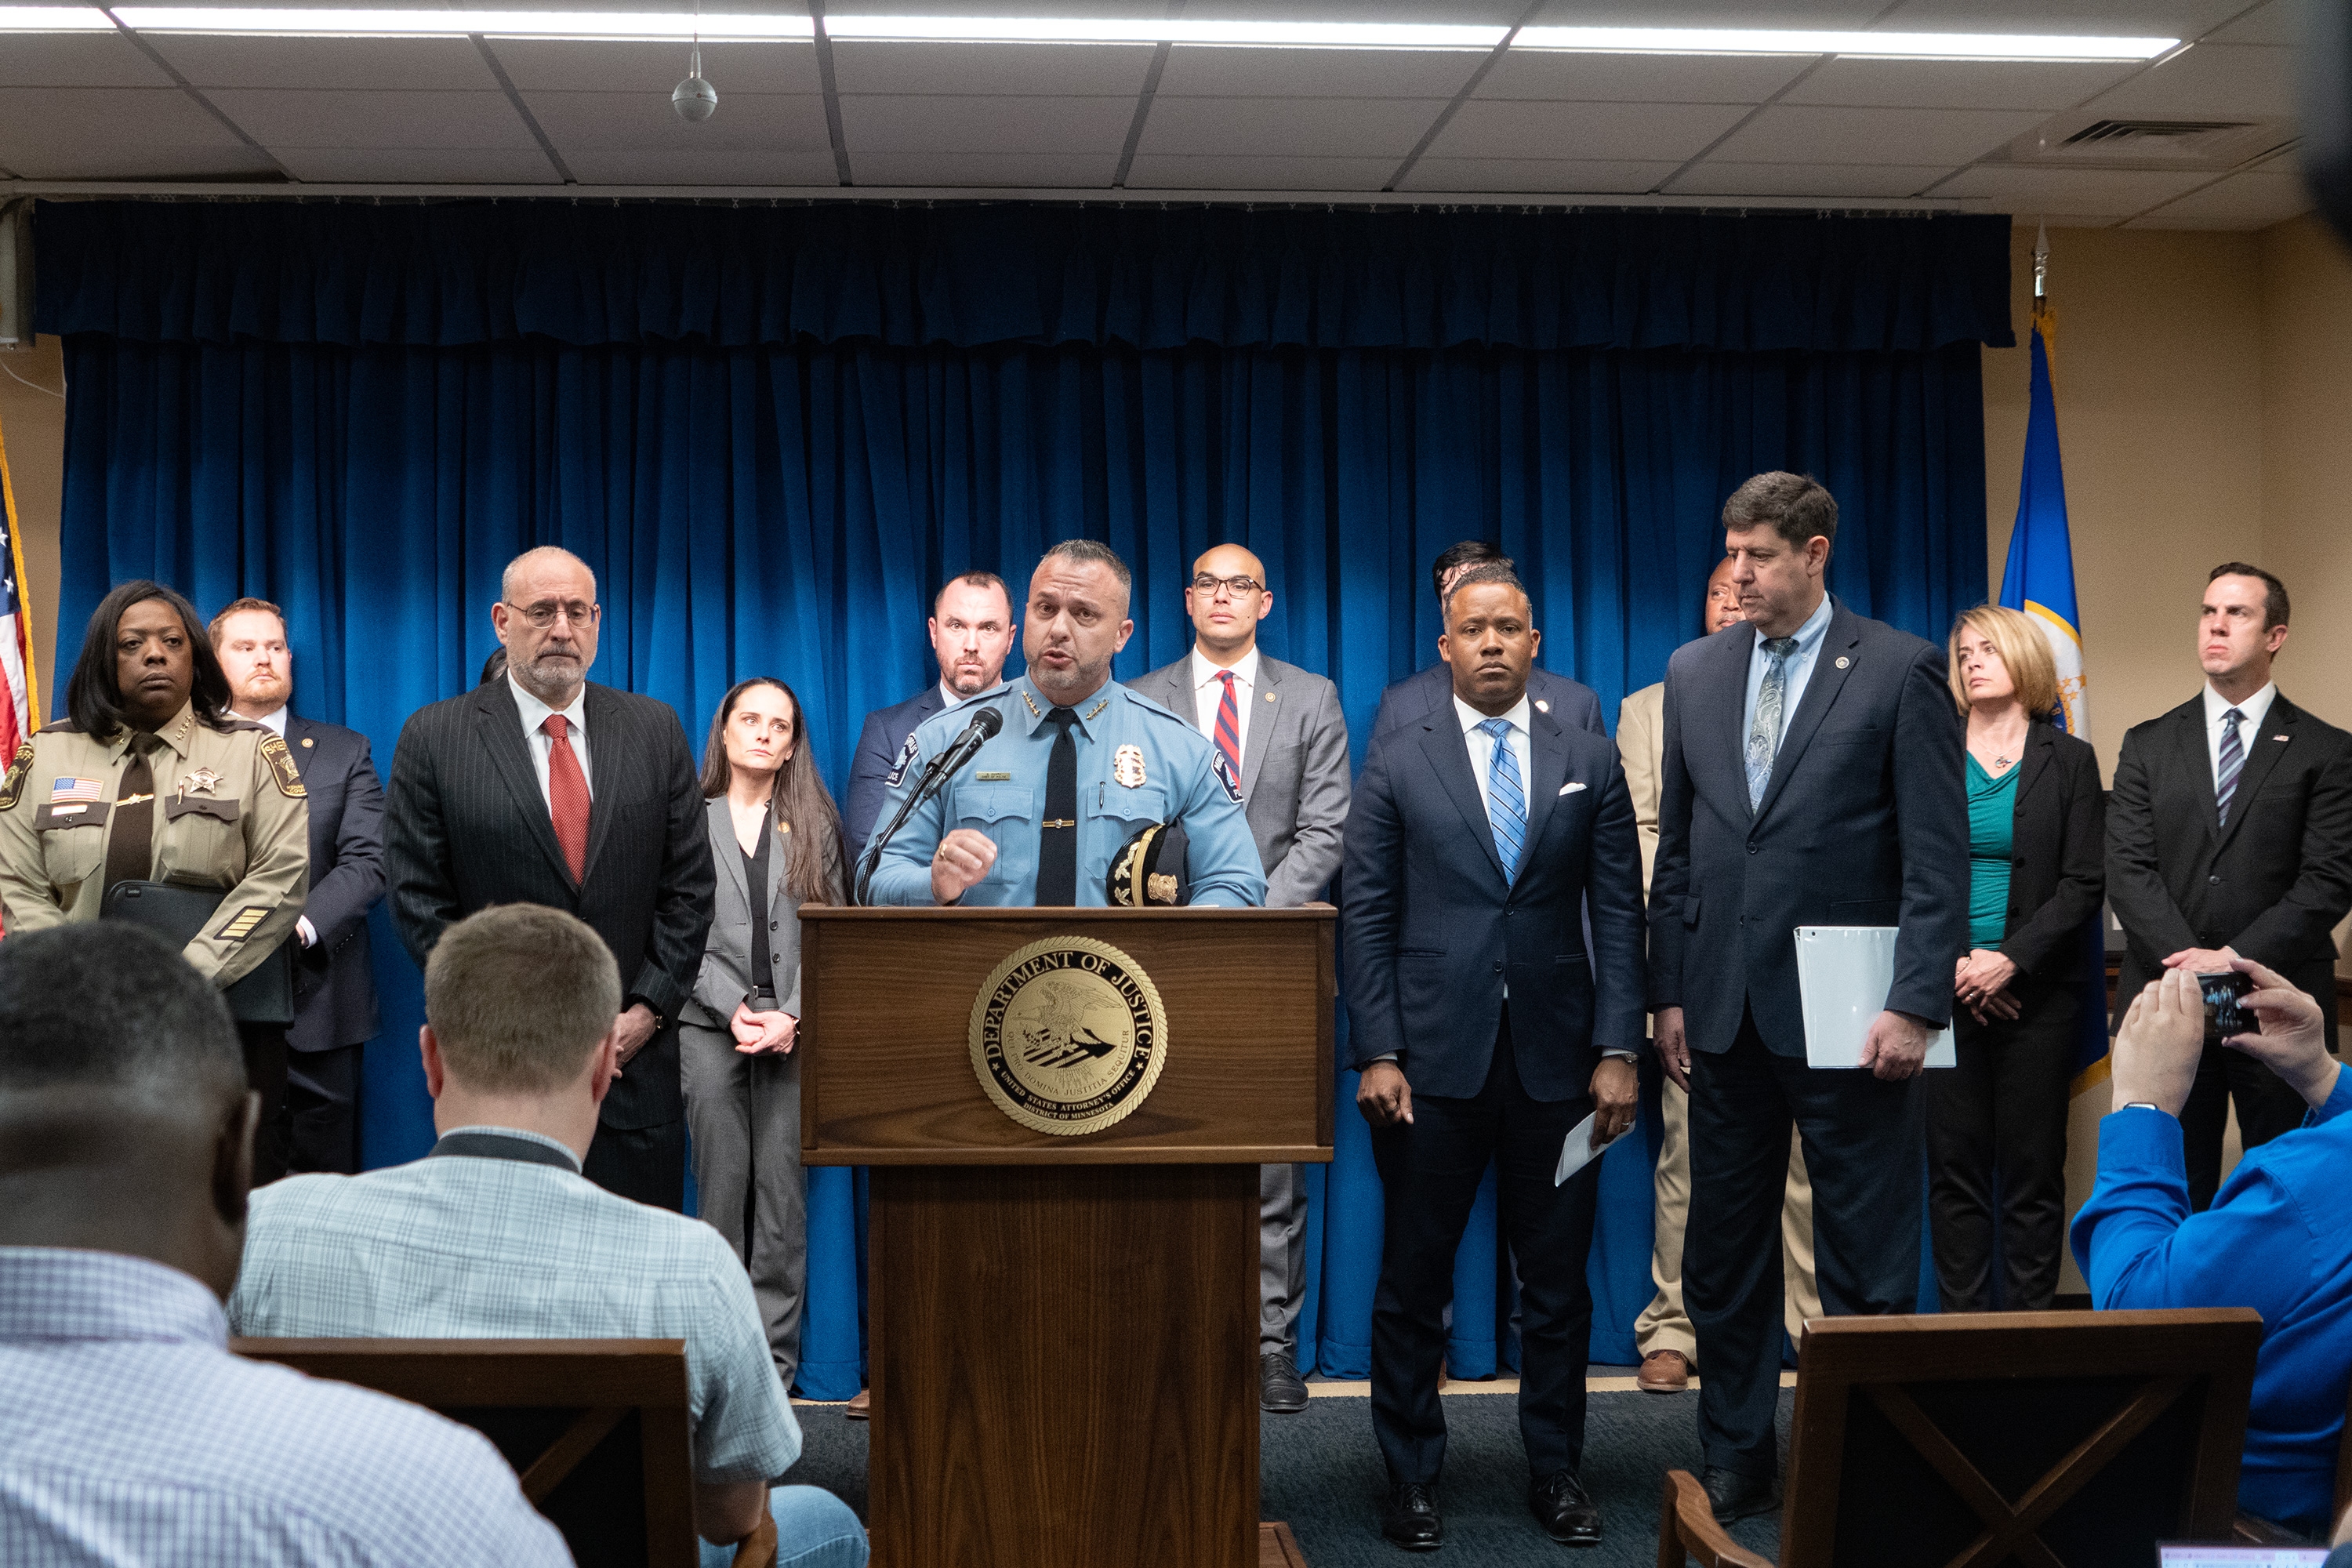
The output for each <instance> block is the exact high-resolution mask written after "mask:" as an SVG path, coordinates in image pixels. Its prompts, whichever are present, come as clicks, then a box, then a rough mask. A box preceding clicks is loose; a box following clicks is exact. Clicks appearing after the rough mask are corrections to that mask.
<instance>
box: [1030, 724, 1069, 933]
mask: <svg viewBox="0 0 2352 1568" xmlns="http://www.w3.org/2000/svg"><path fill="white" fill-rule="evenodd" d="M1077 721H1078V713H1077V710H1076V709H1075V708H1056V709H1055V710H1053V711H1051V712H1049V713H1047V714H1046V715H1045V722H1046V723H1048V724H1051V725H1052V726H1054V729H1055V731H1056V733H1055V736H1054V754H1053V756H1052V757H1051V758H1049V759H1048V760H1047V761H1046V763H1045V826H1044V827H1043V828H1041V829H1040V830H1039V832H1038V835H1037V906H1038V908H1040V909H1043V908H1045V906H1047V905H1049V904H1075V903H1076V902H1077V901H1078V743H1077V742H1076V741H1074V740H1072V739H1071V738H1070V727H1071V726H1072V725H1074V724H1076V722H1077Z"/></svg>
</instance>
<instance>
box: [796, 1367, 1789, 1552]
mask: <svg viewBox="0 0 2352 1568" xmlns="http://www.w3.org/2000/svg"><path fill="white" fill-rule="evenodd" d="M1473 1386H1475V1385H1473ZM1793 1397H1794V1394H1793V1392H1792V1391H1790V1390H1787V1389H1783V1390H1782V1391H1781V1394H1780V1425H1781V1437H1782V1443H1783V1446H1784V1450H1785V1445H1786V1442H1787V1432H1788V1423H1789V1415H1790V1401H1791V1399H1792V1398H1793ZM800 1416H801V1426H802V1429H803V1434H804V1435H805V1446H804V1447H803V1450H802V1455H801V1462H800V1463H799V1465H797V1466H795V1467H794V1468H793V1473H792V1477H791V1479H793V1480H795V1481H803V1482H807V1483H810V1484H812V1485H815V1486H821V1487H824V1488H825V1489H827V1490H829V1491H832V1492H835V1493H836V1494H838V1495H839V1496H840V1497H842V1498H843V1499H845V1500H847V1501H848V1503H849V1504H850V1506H851V1507H853V1508H855V1509H856V1510H857V1512H858V1515H859V1517H860V1518H863V1517H864V1516H865V1513H866V1424H865V1423H864V1422H862V1421H850V1420H846V1419H845V1418H844V1417H843V1416H842V1415H841V1407H840V1406H839V1405H803V1406H802V1407H801V1408H800ZM1697 1416H1698V1395H1697V1394H1695V1393H1693V1394H1675V1395H1672V1396H1665V1395H1660V1394H1639V1393H1626V1394H1592V1395H1591V1405H1590V1408H1589V1410H1588V1413H1587V1415H1586V1421H1585V1450H1584V1484H1585V1487H1586V1489H1588V1490H1590V1491H1591V1493H1592V1495H1593V1498H1594V1500H1596V1501H1598V1502H1599V1503H1600V1504H1601V1546H1600V1548H1599V1549H1598V1550H1595V1551H1584V1552H1570V1551H1569V1550H1567V1549H1566V1548H1564V1547H1560V1546H1556V1545H1554V1544H1553V1543H1552V1542H1551V1541H1550V1540H1549V1538H1548V1537H1546V1536H1545V1535H1544V1534H1543V1533H1542V1531H1539V1530H1538V1529H1537V1528H1536V1522H1535V1520H1534V1519H1533V1518H1532V1517H1531V1516H1530V1515H1529V1514H1528V1506H1527V1483H1528V1473H1527V1459H1526V1457H1525V1455H1524V1452H1523V1451H1522V1450H1521V1448H1520V1447H1519V1428H1518V1401H1517V1399H1516V1398H1515V1397H1513V1396H1512V1395H1510V1394H1477V1393H1449V1394H1447V1395H1446V1396H1445V1419H1446V1426H1447V1428H1448V1432H1449V1436H1448V1440H1447V1454H1446V1459H1445V1477H1446V1479H1445V1483H1444V1486H1443V1487H1442V1488H1440V1489H1439V1496H1438V1501H1439V1506H1440V1507H1441V1508H1442V1509H1443V1510H1444V1514H1445V1546H1444V1550H1442V1551H1440V1552H1433V1553H1425V1554H1419V1553H1411V1552H1399V1551H1397V1550H1396V1549H1395V1548H1393V1547H1391V1546H1390V1545H1389V1544H1388V1543H1387V1542H1384V1541H1382V1540H1381V1535H1380V1523H1379V1515H1378V1510H1379V1507H1380V1498H1381V1459H1380V1451H1379V1449H1378V1448H1376V1447H1374V1446H1373V1443H1372V1422H1371V1412H1370V1401H1369V1400H1366V1399H1361V1398H1345V1397H1342V1398H1328V1397H1327V1398H1318V1399H1317V1400H1315V1401H1314V1402H1313V1403H1312V1404H1311V1405H1308V1407H1307V1410H1306V1412H1305V1413H1303V1414H1301V1415H1263V1416H1261V1417H1259V1421H1260V1428H1259V1448H1260V1476H1261V1488H1262V1510H1263V1512H1264V1515H1265V1518H1267V1519H1279V1520H1286V1521H1289V1524H1290V1528H1291V1531H1292V1532H1293V1533H1295V1534H1296V1535H1297V1538H1298V1546H1299V1550H1300V1551H1301V1552H1304V1553H1305V1554H1306V1557H1307V1568H1402V1565H1403V1564H1405V1563H1412V1562H1426V1563H1430V1564H1431V1565H1432V1568H1448V1565H1451V1568H1503V1565H1505V1564H1512V1565H1517V1564H1521V1563H1545V1562H1559V1563H1573V1564H1575V1565H1576V1568H1653V1565H1654V1564H1655V1563H1656V1562H1657V1560H1658V1497H1659V1492H1660V1489H1661V1487H1662V1485H1663V1478H1664V1474H1665V1472H1666V1471H1667V1470H1669V1469H1687V1470H1690V1471H1692V1472H1693V1473H1694V1474H1696V1472H1697V1470H1698V1468H1699V1452H1698V1437H1697V1425H1696V1423H1697ZM1732 1535H1733V1536H1734V1538H1735V1539H1737V1540H1738V1542H1740V1543H1741V1544H1743V1545H1745V1546H1748V1547H1750V1548H1752V1549H1754V1550H1756V1551H1758V1552H1763V1553H1764V1554H1765V1555H1766V1556H1768V1557H1769V1556H1771V1555H1772V1554H1773V1553H1774V1552H1775V1551H1776V1550H1777V1548H1778V1546H1779V1542H1780V1519H1779V1516H1778V1515H1777V1514H1775V1515H1773V1516H1770V1517H1768V1518H1764V1519H1753V1520H1748V1521H1745V1522H1744V1523H1742V1524H1740V1525H1738V1527H1736V1528H1735V1529H1734V1530H1733V1531H1732Z"/></svg>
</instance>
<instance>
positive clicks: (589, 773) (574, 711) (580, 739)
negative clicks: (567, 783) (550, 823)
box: [507, 669, 596, 812]
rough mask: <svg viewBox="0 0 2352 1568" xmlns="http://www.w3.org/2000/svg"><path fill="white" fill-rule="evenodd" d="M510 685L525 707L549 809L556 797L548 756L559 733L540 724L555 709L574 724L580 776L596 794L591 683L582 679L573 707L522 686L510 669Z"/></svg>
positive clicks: (525, 728)
mask: <svg viewBox="0 0 2352 1568" xmlns="http://www.w3.org/2000/svg"><path fill="white" fill-rule="evenodd" d="M507 689H508V690H509V691H511V692H513V693H514V700H515V706H516V707H517V708H519V709H520V710H522V738H523V743H524V744H525V745H527V746H529V747H530V771H531V772H532V773H536V774H538V775H539V798H540V799H541V800H543V801H545V802H547V809H548V810H549V811H551V812H552V811H553V810H554V809H555V799H554V797H553V796H552V795H549V794H548V793H547V760H548V758H550V757H551V756H552V755H554V754H555V737H553V736H552V735H550V734H549V733H548V732H547V731H544V730H542V729H541V728H540V726H541V724H544V723H546V722H547V716H548V715H549V714H551V713H561V714H562V715H563V717H564V719H565V720H566V721H568V722H569V723H570V724H571V726H572V729H571V732H570V734H569V735H568V736H567V737H566V738H567V739H569V740H570V741H571V742H572V755H573V756H575V757H577V758H579V759H580V776H581V777H582V778H583V779H585V780H586V781H587V782H588V798H589V799H591V800H593V799H595V798H596V773H595V770H594V769H593V768H592V767H590V766H589V765H588V683H587V682H586V681H584V680H583V681H582V682H581V683H580V691H579V695H577V696H575V697H573V698H572V706H571V707H569V708H550V707H549V706H548V705H547V704H546V703H544V702H541V700H539V699H538V698H536V697H533V696H532V695H531V694H530V692H528V691H525V690H524V689H522V683H521V682H520V681H519V680H517V679H515V678H514V671H513V670H511V669H509V670H508V671H507Z"/></svg>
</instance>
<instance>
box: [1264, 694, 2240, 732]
mask: <svg viewBox="0 0 2352 1568" xmlns="http://www.w3.org/2000/svg"><path fill="white" fill-rule="evenodd" d="M1265 700H1267V701H1268V702H1271V701H1273V700H1274V693H1273V692H1271V691H1269V692H1267V693H1266V694H1265ZM2279 739H2280V740H2282V741H2284V740H2285V739H2286V737H2285V736H2284V735H2282V736H2280V737H2279Z"/></svg>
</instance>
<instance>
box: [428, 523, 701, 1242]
mask: <svg viewBox="0 0 2352 1568" xmlns="http://www.w3.org/2000/svg"><path fill="white" fill-rule="evenodd" d="M601 613H602V612H601V609H600V607H599V606H598V605H597V604H596V577H595V574H593V572H591V571H589V569H588V565H587V563H585V562H583V561H582V560H581V559H580V558H579V557H578V556H576V555H573V554H572V553H571V552H569V551H565V550H559V549H556V548H554V547H552V546H543V547H541V548H540V549H537V550H530V551H526V552H523V553H522V554H521V555H519V556H517V557H516V558H515V559H514V561H513V562H512V563H509V565H508V567H507V569H506V574H505V576H504V577H503V578H502V579H501V580H500V584H499V603H498V604H497V605H494V606H493V607H492V609H491V611H490V622H491V625H492V626H495V627H496V628H497V631H498V635H499V642H500V643H502V644H504V645H505V647H506V650H507V659H508V664H507V674H506V679H503V680H498V681H493V682H490V683H488V684H487V685H483V686H479V687H477V688H476V689H473V690H472V691H469V692H467V693H466V694H465V695H463V696H460V697H453V698H450V699H449V700H446V701H444V702H436V703H435V704H433V705H432V706H431V707H429V708H423V709H419V710H417V711H416V712H415V713H414V714H412V715H410V717H409V721H408V723H407V725H406V726H405V727H404V729H403V730H402V731H401V733H400V743H399V745H398V747H397V748H395V750H394V752H393V759H392V785H391V788H390V790H389V791H388V792H387V795H386V811H387V815H388V818H389V822H390V829H391V831H390V838H389V842H388V844H387V846H386V857H385V858H386V861H387V864H388V868H389V870H390V873H391V881H392V914H393V921H394V924H396V925H397V926H398V927H399V928H400V939H401V941H402V942H404V943H405V944H406V945H407V947H408V951H409V953H410V955H411V956H413V957H414V958H415V960H416V962H417V963H418V964H419V965H420V966H421V965H422V964H423V963H425V957H426V955H427V954H429V953H430V952H432V951H433V944H434V943H435V942H438V941H439V940H440V939H441V933H442V931H445V930H446V929H447V928H448V927H449V926H450V925H451V924H453V923H454V922H456V921H459V920H461V919H463V918H464V917H465V916H467V915H469V914H471V913H473V912H474V911H475V910H478V909H482V908H484V907H486V906H488V905H490V904H512V903H531V904H545V905H548V906H549V907H551V908H553V909H559V910H566V911H567V912H569V913H572V914H574V915H577V916H579V917H580V918H581V919H582V920H583V921H587V922H588V924H589V925H590V926H592V927H593V928H594V930H595V931H596V934H597V935H598V936H600V937H602V938H604V944H605V945H606V946H607V947H609V948H611V949H612V950H613V958H614V962H615V963H618V964H619V965H620V968H621V975H622V990H623V993H624V995H623V1000H622V1005H621V1013H620V1017H619V1019H618V1026H619V1030H620V1060H621V1063H622V1068H621V1076H620V1078H619V1079H618V1081H616V1082H615V1083H614V1085H613V1087H612V1090H611V1092H610V1093H608V1094H607V1095H606V1096H605V1097H604V1110H603V1112H602V1116H601V1119H600V1122H599V1125H598V1128H597V1132H596V1137H595V1141H594V1142H593V1143H591V1144H590V1145H589V1149H588V1159H587V1163H586V1174H587V1175H588V1176H589V1178H590V1179H591V1180H593V1181H594V1182H595V1183H596V1184H598V1185H600V1186H603V1187H605V1188H607V1189H609V1190H611V1191H613V1192H615V1193H618V1194H621V1195H622V1196H624V1197H629V1198H635V1199H636V1200H637V1201H638V1202H640V1203H648V1204H654V1205H657V1206H659V1207H662V1208H667V1209H681V1208H683V1207H684V1206H685V1203H686V1120H685V1117H686V1103H685V1100H684V1097H683V1095H682V1094H681V1092H680V1089H679V1086H678V1058H677V1014H678V1009H679V1006H680V1005H682V1004H683V1003H684V1002H685V1000H686V998H687V996H688V994H690V993H691V991H692V989H693V985H694V976H695V972H696V971H697V970H698V968H699V967H700V966H701V963H702V939H703V935H704V933H705V932H706V931H708V930H709V926H710V910H711V900H712V893H713V884H714V875H713V872H712V870H711V864H710V850H709V843H708V840H707V838H706V837H705V830H704V826H703V802H702V790H701V786H700V785H699V784H698V782H697V779H696V773H695V767H694V757H693V754H692V753H691V752H689V751H688V748H687V742H686V732H685V731H683V730H682V729H680V728H679V727H678V721H677V714H676V713H675V712H673V711H672V710H671V709H670V708H669V706H668V705H667V703H663V702H658V701H656V700H653V699H652V698H649V697H640V696H636V695H635V694H634V693H631V692H626V691H616V690H614V689H612V688H611V687H608V686H599V685H596V684H594V683H593V682H591V681H590V680H589V679H588V678H587V677H588V668H589V667H590V666H591V665H593V664H594V663H595V662H596V633H597V627H598V624H599V616H600V615H601Z"/></svg>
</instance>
